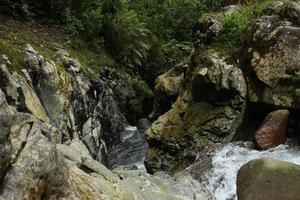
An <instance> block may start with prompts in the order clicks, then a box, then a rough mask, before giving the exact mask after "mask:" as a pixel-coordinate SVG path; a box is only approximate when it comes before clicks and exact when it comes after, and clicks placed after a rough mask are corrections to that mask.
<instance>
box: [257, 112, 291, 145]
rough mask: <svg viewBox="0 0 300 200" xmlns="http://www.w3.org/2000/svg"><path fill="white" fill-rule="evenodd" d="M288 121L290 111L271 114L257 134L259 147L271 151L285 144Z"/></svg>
mask: <svg viewBox="0 0 300 200" xmlns="http://www.w3.org/2000/svg"><path fill="white" fill-rule="evenodd" d="M288 119H289V111H288V110H277V111H274V112H271V113H269V114H268V115H267V117H266V118H265V120H264V122H263V123H262V125H261V126H260V128H259V129H258V130H257V132H256V134H255V140H256V143H257V145H258V147H259V148H261V149H270V148H273V147H276V146H278V145H280V144H284V143H285V141H286V129H287V124H288Z"/></svg>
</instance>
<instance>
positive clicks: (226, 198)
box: [203, 143, 300, 200]
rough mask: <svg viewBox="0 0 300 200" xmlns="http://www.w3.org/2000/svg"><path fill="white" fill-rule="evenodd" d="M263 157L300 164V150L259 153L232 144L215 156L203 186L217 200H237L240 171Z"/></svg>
mask: <svg viewBox="0 0 300 200" xmlns="http://www.w3.org/2000/svg"><path fill="white" fill-rule="evenodd" d="M262 157H270V158H274V159H278V160H283V161H288V162H293V163H296V164H300V149H299V147H298V148H297V147H293V146H290V145H281V146H279V147H277V148H274V149H271V150H268V151H257V150H254V149H252V148H250V147H247V145H243V144H241V143H230V144H228V145H226V146H225V147H223V148H221V149H220V150H219V151H217V152H216V153H215V155H214V156H213V158H212V165H213V168H212V169H211V170H210V171H208V172H206V173H205V175H204V178H203V184H204V186H205V187H206V189H207V190H208V191H209V192H210V193H211V194H212V195H213V196H214V197H215V199H216V200H237V197H236V177H237V172H238V170H239V169H240V167H241V166H243V165H244V164H246V163H247V162H248V161H250V160H253V159H257V158H262Z"/></svg>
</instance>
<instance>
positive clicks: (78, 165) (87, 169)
mask: <svg viewBox="0 0 300 200" xmlns="http://www.w3.org/2000/svg"><path fill="white" fill-rule="evenodd" d="M77 167H78V168H79V169H81V170H82V171H84V172H85V173H87V174H90V175H91V174H92V173H95V171H94V170H92V169H91V168H89V167H87V166H85V165H83V164H77Z"/></svg>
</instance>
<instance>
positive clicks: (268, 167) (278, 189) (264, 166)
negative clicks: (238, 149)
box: [237, 158, 300, 200]
mask: <svg viewBox="0 0 300 200" xmlns="http://www.w3.org/2000/svg"><path fill="white" fill-rule="evenodd" d="M299 173H300V166H299V165H296V164H293V163H289V162H284V161H279V160H274V159H270V158H262V159H257V160H253V161H250V162H249V163H247V164H245V165H244V166H242V167H241V168H240V170H239V172H238V177H237V195H238V199H239V200H252V199H259V200H268V199H274V200H281V199H297V198H298V197H299V195H300V176H299Z"/></svg>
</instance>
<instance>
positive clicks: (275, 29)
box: [246, 2, 300, 109]
mask: <svg viewBox="0 0 300 200" xmlns="http://www.w3.org/2000/svg"><path fill="white" fill-rule="evenodd" d="M299 5H300V4H299V3H298V2H293V3H284V4H283V5H279V6H275V8H274V5H273V7H271V8H270V9H275V10H273V13H271V14H269V15H266V16H262V17H261V18H260V19H259V20H258V21H257V22H256V23H254V24H253V25H252V26H250V27H249V29H248V31H247V32H248V38H247V43H248V44H249V48H248V52H250V53H248V54H250V57H251V58H252V59H251V63H250V69H248V71H247V72H246V73H247V74H246V75H247V83H248V89H249V90H248V96H249V99H250V101H252V102H263V103H268V104H271V105H275V106H282V107H291V108H297V109H298V108H299V107H300V102H299V94H300V93H299V89H298V84H299V81H300V79H299V73H300V72H299V62H300V59H299V55H300V48H299V46H300V45H299V39H298V38H299V36H300V27H299V23H298V22H297V20H295V19H298V20H299V18H294V17H293V16H297V10H299ZM286 10H288V11H287V12H286ZM274 13H276V14H274ZM253 73H254V74H253Z"/></svg>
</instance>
